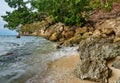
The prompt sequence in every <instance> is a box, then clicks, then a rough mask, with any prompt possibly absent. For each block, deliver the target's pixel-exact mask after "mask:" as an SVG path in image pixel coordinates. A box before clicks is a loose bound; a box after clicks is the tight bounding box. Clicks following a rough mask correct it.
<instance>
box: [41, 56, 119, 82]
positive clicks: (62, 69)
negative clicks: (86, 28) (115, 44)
mask: <svg viewBox="0 0 120 83" xmlns="http://www.w3.org/2000/svg"><path fill="white" fill-rule="evenodd" d="M117 58H120V57H117ZM78 62H79V55H78V54H76V55H72V56H69V57H63V58H61V59H59V60H56V61H54V62H51V63H50V64H48V65H49V68H48V70H47V71H46V72H45V74H44V76H43V77H42V79H41V80H40V81H39V83H98V82H93V81H88V80H81V79H79V78H77V77H76V76H75V74H74V69H75V68H76V65H77V63H78ZM112 62H113V61H111V62H109V63H108V66H109V67H110V69H112V76H111V77H110V79H109V83H115V81H116V80H117V79H118V78H119V77H120V70H118V69H115V68H113V67H111V64H112Z"/></svg>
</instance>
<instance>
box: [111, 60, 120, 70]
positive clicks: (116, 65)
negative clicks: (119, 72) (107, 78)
mask: <svg viewBox="0 0 120 83" xmlns="http://www.w3.org/2000/svg"><path fill="white" fill-rule="evenodd" d="M112 66H113V67H114V68H117V69H120V59H118V60H115V61H114V62H113V64H112Z"/></svg>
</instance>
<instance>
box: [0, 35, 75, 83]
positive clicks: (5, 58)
mask: <svg viewBox="0 0 120 83" xmlns="http://www.w3.org/2000/svg"><path fill="white" fill-rule="evenodd" d="M75 53H77V47H63V48H61V49H56V43H53V42H50V41H48V40H46V39H44V38H41V37H34V36H22V37H21V38H16V36H0V83H30V81H29V80H30V79H33V78H34V77H36V76H39V77H41V76H42V73H43V72H44V71H46V70H47V67H48V63H49V62H51V61H54V60H56V59H59V58H61V57H63V56H69V55H72V54H75ZM33 80H34V79H33ZM38 83H39V82H38Z"/></svg>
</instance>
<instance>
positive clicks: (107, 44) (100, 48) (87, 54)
mask: <svg viewBox="0 0 120 83" xmlns="http://www.w3.org/2000/svg"><path fill="white" fill-rule="evenodd" d="M113 40H114V37H108V38H97V37H89V38H87V39H85V40H82V41H81V42H80V45H79V54H80V56H81V57H80V59H81V60H83V59H86V58H92V57H98V58H102V59H105V60H109V59H112V58H115V57H116V56H118V55H120V42H116V43H113Z"/></svg>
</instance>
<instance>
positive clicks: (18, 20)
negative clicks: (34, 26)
mask: <svg viewBox="0 0 120 83" xmlns="http://www.w3.org/2000/svg"><path fill="white" fill-rule="evenodd" d="M32 16H33V14H32V13H31V12H29V11H28V9H27V8H26V7H25V8H19V9H17V10H14V11H13V12H12V13H11V12H6V15H4V16H2V17H3V19H4V20H5V21H6V22H7V24H5V27H7V28H9V29H16V27H17V26H18V25H19V24H26V23H32V22H33V20H34V19H33V17H32Z"/></svg>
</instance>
